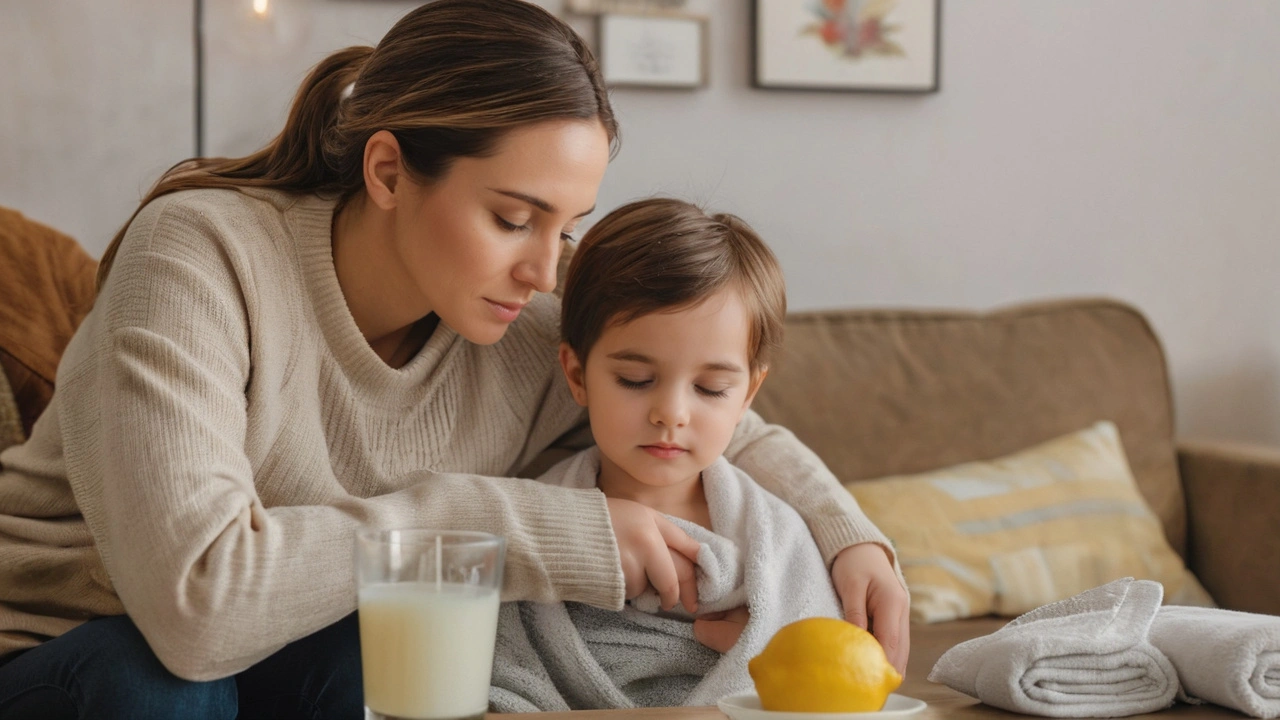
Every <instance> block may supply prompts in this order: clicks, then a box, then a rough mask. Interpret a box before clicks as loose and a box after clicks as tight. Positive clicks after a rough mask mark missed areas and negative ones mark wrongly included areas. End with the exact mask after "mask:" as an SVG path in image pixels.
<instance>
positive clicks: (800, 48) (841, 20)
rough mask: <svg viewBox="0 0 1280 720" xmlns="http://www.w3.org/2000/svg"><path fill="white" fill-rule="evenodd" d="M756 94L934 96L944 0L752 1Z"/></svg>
mask: <svg viewBox="0 0 1280 720" xmlns="http://www.w3.org/2000/svg"><path fill="white" fill-rule="evenodd" d="M754 3H755V6H754V8H753V9H752V19H753V22H754V36H755V37H754V44H753V53H752V61H753V64H754V69H753V73H752V78H753V84H754V85H755V87H758V88H781V89H793V90H853V91H863V92H905V93H928V92H937V90H938V88H939V85H940V82H939V75H940V67H939V64H940V56H941V52H940V51H941V25H942V0H821V1H820V2H798V1H797V0H754Z"/></svg>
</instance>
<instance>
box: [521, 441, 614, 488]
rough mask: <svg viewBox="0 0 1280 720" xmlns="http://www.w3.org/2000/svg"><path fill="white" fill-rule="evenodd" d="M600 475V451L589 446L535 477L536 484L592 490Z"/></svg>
mask: <svg viewBox="0 0 1280 720" xmlns="http://www.w3.org/2000/svg"><path fill="white" fill-rule="evenodd" d="M599 474H600V449H599V448H598V447H596V446H594V445H593V446H591V447H589V448H586V449H585V450H580V451H578V452H576V453H574V454H572V455H570V456H569V457H567V458H565V459H563V460H561V461H560V462H558V463H556V464H555V465H552V466H551V467H550V468H549V469H548V470H547V471H546V472H544V473H542V474H541V475H539V476H538V477H537V480H538V482H540V483H543V484H545V485H555V486H557V487H567V488H578V489H582V488H593V487H595V486H596V476H598V475H599Z"/></svg>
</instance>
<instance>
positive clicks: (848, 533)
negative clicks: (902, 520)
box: [809, 514, 898, 569]
mask: <svg viewBox="0 0 1280 720" xmlns="http://www.w3.org/2000/svg"><path fill="white" fill-rule="evenodd" d="M809 532H811V533H813V539H814V540H815V541H816V542H817V543H818V549H819V550H821V551H822V559H823V561H825V562H826V563H827V567H831V563H833V562H835V559H836V555H839V554H840V551H841V550H844V549H845V548H847V547H852V546H854V545H860V544H862V543H866V542H873V543H876V544H877V545H880V546H881V547H883V548H884V549H885V550H886V551H888V553H889V557H890V558H891V559H892V561H893V565H894V568H895V569H896V568H897V566H898V556H897V553H896V552H895V551H894V549H893V544H892V543H890V542H889V538H888V537H886V536H885V534H884V533H882V532H880V528H878V527H876V526H875V523H873V522H871V520H870V519H868V518H867V516H865V515H861V514H859V515H857V516H852V515H848V514H842V515H838V516H835V517H825V518H820V519H816V520H811V521H810V522H809Z"/></svg>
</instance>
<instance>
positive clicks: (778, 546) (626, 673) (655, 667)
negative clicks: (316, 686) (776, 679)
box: [489, 448, 842, 712]
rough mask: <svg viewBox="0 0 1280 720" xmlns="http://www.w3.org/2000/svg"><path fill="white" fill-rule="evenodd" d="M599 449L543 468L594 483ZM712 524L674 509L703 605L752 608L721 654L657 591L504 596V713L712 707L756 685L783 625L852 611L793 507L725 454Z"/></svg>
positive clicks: (496, 682) (498, 684) (499, 653)
mask: <svg viewBox="0 0 1280 720" xmlns="http://www.w3.org/2000/svg"><path fill="white" fill-rule="evenodd" d="M599 468H600V457H599V451H598V450H597V449H595V448H590V449H588V450H585V451H583V452H581V453H578V454H577V455H574V456H573V457H570V458H568V459H566V460H564V461H562V462H561V463H560V464H558V465H556V466H555V467H553V468H551V470H549V471H547V473H546V474H545V475H543V476H542V477H541V478H539V479H540V480H541V481H543V482H547V483H551V484H555V485H562V486H566V487H581V488H590V487H595V481H596V476H597V474H598V472H599ZM702 482H703V488H704V492H705V493H706V496H707V504H708V506H709V508H710V514H711V530H708V529H706V528H703V527H701V526H699V525H696V524H694V523H690V522H687V521H685V520H682V519H679V518H670V519H671V520H672V522H674V523H676V524H677V525H678V526H680V528H681V529H683V530H684V531H685V532H687V533H689V535H690V536H691V537H693V539H694V540H697V541H698V542H699V543H701V544H702V547H701V549H700V551H699V553H698V562H697V572H698V610H699V613H708V612H714V611H717V610H729V609H732V608H735V607H740V606H743V605H745V606H747V607H748V608H749V609H750V611H751V619H750V621H749V622H748V623H747V626H746V628H744V629H743V631H742V636H741V637H740V638H739V639H738V643H737V645H735V646H734V647H733V649H731V650H730V651H729V652H728V653H726V654H724V655H721V654H719V653H717V652H715V651H714V650H711V649H709V648H707V647H705V646H703V645H701V644H699V643H698V642H697V641H696V640H694V639H693V618H692V616H690V615H688V614H687V613H685V612H684V611H683V609H681V608H677V609H675V610H673V611H669V612H664V611H662V610H661V608H660V607H659V601H658V596H657V594H656V593H654V592H653V591H652V589H651V590H649V591H647V592H646V593H645V594H643V595H641V596H640V597H637V598H635V599H633V600H632V601H630V602H629V603H628V604H627V606H626V607H625V608H624V609H623V610H622V611H620V612H615V611H610V610H601V609H599V608H593V607H590V606H587V605H582V604H579V603H530V602H520V603H504V604H503V605H502V608H501V610H500V612H499V619H498V640H497V648H496V650H495V654H494V663H493V681H492V685H491V687H490V689H489V704H490V709H491V710H493V711H494V712H534V711H565V710H596V709H613V708H632V707H662V706H676V705H713V704H715V701H716V700H717V699H719V698H721V697H723V696H725V695H729V694H732V693H736V692H741V691H744V690H749V689H750V688H751V687H752V681H751V677H750V675H749V674H748V673H747V661H749V660H750V659H751V658H753V657H755V656H756V655H757V654H759V653H760V651H761V650H762V649H764V646H765V644H766V643H768V641H769V639H770V638H772V637H773V634H774V633H775V632H777V630H778V629H779V628H781V627H782V626H783V625H786V624H787V623H790V622H792V621H795V620H799V619H801V618H806V617H813V616H816V615H823V616H829V617H842V613H841V610H840V604H839V601H838V600H837V598H836V594H835V590H834V589H833V588H832V586H831V580H830V577H829V576H828V574H827V570H826V566H825V564H824V563H823V562H822V556H821V555H820V554H819V552H818V548H817V546H816V545H815V544H814V541H813V537H812V536H811V535H810V534H809V530H808V528H807V527H806V526H805V524H804V521H803V520H802V519H801V518H800V516H799V515H798V514H797V513H796V511H795V510H793V509H792V508H791V507H790V506H788V505H787V504H786V503H784V502H783V501H782V500H780V499H778V498H777V497H776V496H774V495H772V494H770V493H769V492H768V491H766V490H764V489H763V488H761V487H760V486H759V485H757V484H756V483H755V482H754V481H752V480H751V478H750V477H748V476H747V474H746V473H744V472H742V471H741V470H739V469H737V468H735V467H733V466H732V465H730V464H729V462H728V461H727V460H725V459H724V458H721V459H719V460H717V461H716V463H715V464H713V465H712V466H711V467H710V468H708V469H707V470H705V471H704V472H703V473H702Z"/></svg>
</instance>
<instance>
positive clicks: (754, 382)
mask: <svg viewBox="0 0 1280 720" xmlns="http://www.w3.org/2000/svg"><path fill="white" fill-rule="evenodd" d="M768 375H769V366H768V365H761V366H760V367H759V368H756V369H755V370H754V371H752V373H751V380H749V381H748V382H749V383H750V384H749V385H748V386H747V399H746V401H745V402H743V403H742V412H741V413H740V414H739V415H738V419H739V420H741V419H742V416H743V415H746V414H747V409H748V408H750V407H751V401H752V400H755V399H756V393H758V392H760V386H761V385H763V384H764V379H765V377H767V376H768Z"/></svg>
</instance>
